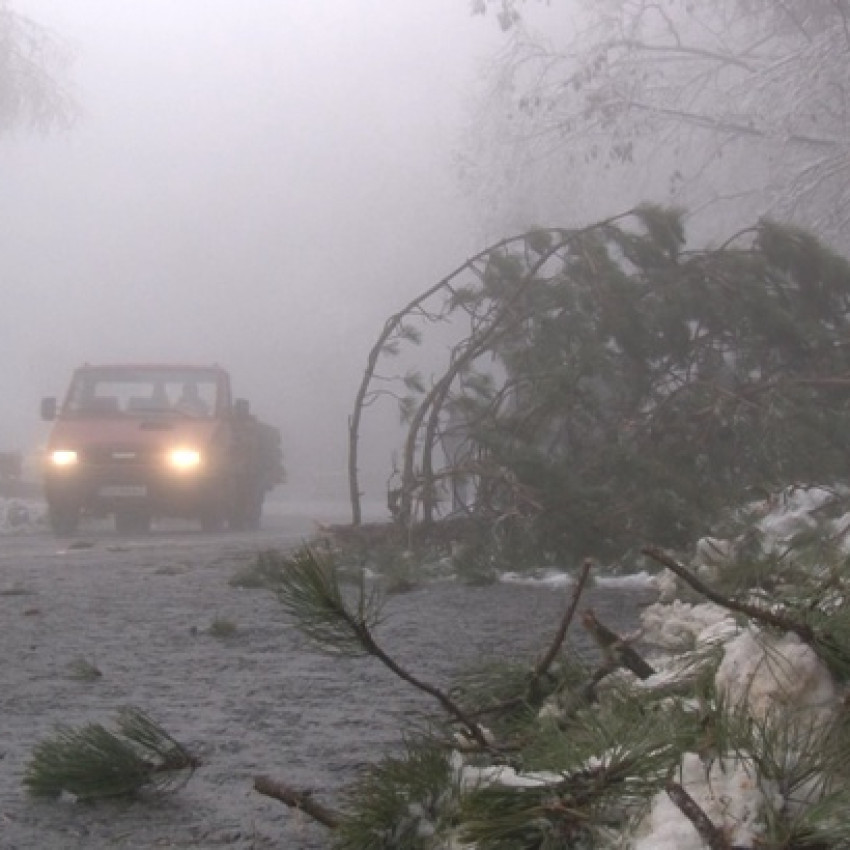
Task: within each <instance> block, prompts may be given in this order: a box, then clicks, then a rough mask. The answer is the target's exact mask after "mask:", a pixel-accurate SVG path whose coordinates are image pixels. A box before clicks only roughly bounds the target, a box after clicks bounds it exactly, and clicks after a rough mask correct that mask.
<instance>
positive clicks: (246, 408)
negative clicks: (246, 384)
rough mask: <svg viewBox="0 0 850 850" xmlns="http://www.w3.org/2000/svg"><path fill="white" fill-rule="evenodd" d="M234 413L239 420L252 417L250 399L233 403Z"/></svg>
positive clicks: (240, 399) (238, 399) (237, 400)
mask: <svg viewBox="0 0 850 850" xmlns="http://www.w3.org/2000/svg"><path fill="white" fill-rule="evenodd" d="M233 413H234V415H235V416H236V418H237V419H247V418H248V417H249V416H250V415H251V405H250V404H248V399H246V398H237V399H236V401H234V402H233Z"/></svg>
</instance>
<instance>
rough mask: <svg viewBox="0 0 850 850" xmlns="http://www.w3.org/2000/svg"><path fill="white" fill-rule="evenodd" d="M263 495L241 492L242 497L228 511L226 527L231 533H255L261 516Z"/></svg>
mask: <svg viewBox="0 0 850 850" xmlns="http://www.w3.org/2000/svg"><path fill="white" fill-rule="evenodd" d="M263 497H264V493H263V492H262V491H259V490H247V491H243V495H242V496H241V497H240V498H239V500H238V501H237V503H236V504H235V505H233V506H232V507H231V509H230V515H229V517H228V525H229V526H230V529H231V530H232V531H257V530H258V529H259V527H260V520H261V519H262V516H263Z"/></svg>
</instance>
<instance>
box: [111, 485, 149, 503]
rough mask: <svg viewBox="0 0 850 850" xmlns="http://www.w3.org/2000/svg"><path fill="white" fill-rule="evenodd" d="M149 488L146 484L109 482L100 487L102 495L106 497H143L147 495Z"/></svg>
mask: <svg viewBox="0 0 850 850" xmlns="http://www.w3.org/2000/svg"><path fill="white" fill-rule="evenodd" d="M147 494H148V488H147V487H146V486H145V485H144V484H107V485H106V486H104V487H101V488H100V495H101V496H103V497H105V498H116V497H117V498H125V499H126V498H136V499H138V498H143V497H144V496H147Z"/></svg>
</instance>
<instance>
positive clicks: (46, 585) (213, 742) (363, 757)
mask: <svg viewBox="0 0 850 850" xmlns="http://www.w3.org/2000/svg"><path fill="white" fill-rule="evenodd" d="M314 528H315V526H314V523H313V519H312V516H308V515H306V514H305V515H302V516H298V515H294V514H292V513H291V512H290V513H289V514H283V513H279V514H272V515H271V516H270V517H269V518H268V520H267V521H266V529H265V530H264V531H262V532H260V533H256V534H219V535H206V534H200V533H198V532H196V531H194V530H191V529H189V528H172V529H169V530H167V531H163V530H158V531H156V532H155V533H153V534H151V535H150V536H149V537H146V538H137V539H123V538H119V537H117V536H116V535H115V534H114V532H112V531H111V530H110V529H106V528H104V529H101V530H98V529H94V530H91V532H90V533H84V534H83V535H82V536H81V538H80V540H82V541H83V543H84V544H85V545H84V546H83V547H82V548H72V547H69V546H68V545H67V541H64V542H62V541H56V540H54V539H53V538H52V537H50V536H49V535H48V534H46V533H44V532H39V533H33V534H23V535H14V536H7V537H4V538H2V539H0V628H2V635H3V642H2V647H3V651H2V654H0V719H1V720H2V725H0V848H2V850H83V848H86V850H92V848H94V850H97V848H113V847H116V848H139V850H140V848H153V847H192V848H214V847H223V846H227V847H235V848H239V850H248V848H263V847H288V848H293V850H308V849H309V850H313V848H316V849H317V850H318V848H324V847H326V845H327V841H326V834H325V833H324V831H323V830H322V828H320V827H317V826H314V825H313V824H311V823H308V822H306V821H305V820H304V819H303V818H302V817H300V816H299V815H298V814H297V813H293V812H292V811H290V810H288V809H287V808H286V807H284V806H283V805H282V804H280V803H276V802H274V801H271V800H268V799H267V798H264V797H261V796H259V795H258V794H256V793H255V792H253V791H252V789H251V785H252V778H253V776H254V775H255V774H257V773H266V774H269V775H271V776H273V777H275V778H277V779H280V780H282V781H285V782H287V783H289V784H291V785H293V786H295V787H297V788H311V789H314V791H315V794H316V798H317V799H319V800H320V801H322V802H324V803H326V804H329V805H334V804H335V803H337V802H338V800H337V799H336V796H335V794H336V792H337V791H338V790H339V788H340V787H341V786H342V785H343V784H344V783H345V782H346V781H347V780H349V779H351V778H352V777H353V776H354V775H355V773H356V771H357V770H358V768H360V767H362V766H363V765H365V764H367V763H369V762H371V761H374V760H375V759H376V758H378V757H379V756H380V754H381V753H382V752H386V751H387V749H388V748H390V747H392V746H393V745H394V744H396V743H397V742H398V741H399V729H400V727H401V726H402V725H403V724H404V723H405V722H406V721H407V720H409V719H410V718H411V715H412V714H413V713H415V712H416V711H417V710H419V709H426V708H427V709H431V708H433V706H432V705H431V704H430V703H428V702H426V701H425V698H424V697H422V696H421V695H420V694H418V693H415V692H411V691H409V690H407V689H405V688H402V687H400V686H399V685H398V684H397V682H396V681H395V680H394V679H393V678H392V676H391V675H390V674H389V673H387V672H386V671H385V670H383V669H382V668H380V667H378V666H376V665H375V664H374V663H373V662H371V661H369V660H351V659H340V658H329V657H326V656H324V655H321V654H318V653H317V652H315V651H313V650H312V649H311V648H310V647H309V646H307V645H305V643H304V641H303V639H302V637H301V636H300V635H299V634H298V633H297V631H296V630H295V629H294V628H293V627H292V625H291V624H290V623H289V622H288V621H287V619H286V617H285V615H284V614H283V612H282V610H281V608H280V606H279V604H278V602H277V600H276V599H275V598H274V596H273V595H272V594H270V593H268V592H266V591H262V590H239V589H236V588H234V587H233V586H231V585H230V584H229V579H230V578H231V577H232V576H233V575H234V573H235V572H236V571H237V570H238V569H239V568H240V567H242V566H245V565H246V564H250V563H251V562H252V561H253V559H254V557H255V555H256V553H257V551H258V550H261V549H265V548H269V547H281V548H283V547H290V546H294V545H297V544H298V543H300V542H301V541H302V540H304V539H305V538H307V537H309V535H310V534H311V533H312V532H313V531H314ZM564 594H565V591H564V589H563V588H560V589H555V588H552V587H546V586H537V587H534V586H531V587H525V586H515V585H505V584H495V585H492V586H489V587H474V588H473V587H463V586H460V585H458V584H455V583H446V582H444V583H441V584H434V585H430V586H426V587H423V588H421V589H419V590H416V591H413V592H410V593H406V594H403V595H400V596H395V597H392V598H391V599H389V600H388V603H387V608H386V613H387V615H388V618H387V621H386V622H385V623H384V624H383V626H382V627H381V630H380V632H379V639H380V640H381V642H382V643H383V644H384V645H385V646H386V647H387V648H388V649H389V650H390V651H391V652H392V653H393V654H394V655H395V656H396V657H397V658H398V659H399V660H400V661H402V662H403V663H405V664H407V665H409V667H410V668H411V669H412V670H415V671H416V672H418V673H419V674H420V675H421V676H422V677H424V678H426V679H429V680H430V681H432V682H434V683H435V684H438V685H446V684H447V681H448V676H449V674H450V673H451V671H452V670H454V669H456V668H457V667H458V666H459V665H462V664H464V663H469V662H471V661H473V660H474V659H476V658H480V657H490V658H492V657H495V656H499V657H504V656H505V655H509V654H519V655H520V656H521V657H528V656H529V654H532V656H533V655H534V654H536V652H537V651H538V650H539V648H540V647H541V646H542V645H543V644H544V642H545V641H547V640H548V639H549V637H550V636H551V634H552V632H553V631H554V628H555V626H556V623H557V619H558V617H559V615H560V611H561V609H562V607H563V604H564ZM638 601H639V600H638V599H637V598H636V596H635V594H634V593H628V592H622V591H621V592H619V593H616V592H611V591H603V590H597V591H594V592H593V596H592V597H591V598H590V599H588V605H592V606H593V607H594V608H595V609H596V610H597V612H598V613H599V614H600V617H602V618H603V619H605V620H606V621H607V622H609V623H613V624H617V623H619V624H620V625H622V626H623V627H629V626H630V625H634V621H635V619H636V617H637V611H638V609H637V604H636V603H637V602H638ZM215 619H227V620H229V621H231V622H232V623H233V624H235V625H236V632H235V634H233V635H232V636H230V637H227V638H222V637H216V636H214V635H213V634H211V633H210V625H211V623H212V622H213V621H214V620H215ZM80 660H85V661H87V662H89V663H91V664H93V665H95V666H96V667H97V668H98V669H99V670H100V671H101V673H102V676H101V677H99V678H98V679H97V680H95V681H80V680H79V679H77V678H74V676H73V675H72V673H71V671H72V669H73V665H74V664H75V662H78V661H80ZM127 705H134V706H137V707H139V708H141V709H143V710H144V711H146V712H148V713H149V714H150V715H151V716H152V717H153V718H154V719H155V720H157V721H158V722H160V723H161V724H162V725H163V726H164V727H165V728H166V729H167V730H168V731H169V732H170V733H171V734H172V735H173V736H174V737H175V738H177V739H178V740H180V741H182V742H183V743H185V744H187V745H189V746H190V748H192V749H194V750H195V751H196V752H197V753H198V754H199V755H200V757H201V760H202V766H201V768H200V769H199V770H198V771H197V773H196V774H195V776H194V777H193V778H192V779H191V781H190V782H189V783H188V785H186V787H185V788H183V789H182V790H180V791H179V792H177V793H176V794H174V795H173V796H169V797H166V798H163V799H154V800H140V801H120V802H111V803H98V804H95V805H81V804H75V803H72V802H64V801H61V802H56V801H40V800H33V799H31V798H29V797H28V796H27V795H26V794H25V793H24V791H23V788H22V786H21V779H22V776H23V772H24V769H25V767H26V763H27V761H28V758H29V755H30V753H31V751H32V748H33V746H34V745H35V744H36V743H37V742H38V741H40V740H42V739H43V738H44V737H46V736H47V735H49V734H50V733H51V731H52V730H53V728H54V726H55V725H56V724H57V723H66V724H69V725H74V726H76V725H80V724H82V723H86V722H92V721H97V722H105V723H108V722H109V721H110V718H111V717H112V716H113V714H114V712H115V710H116V709H118V708H120V707H122V706H127Z"/></svg>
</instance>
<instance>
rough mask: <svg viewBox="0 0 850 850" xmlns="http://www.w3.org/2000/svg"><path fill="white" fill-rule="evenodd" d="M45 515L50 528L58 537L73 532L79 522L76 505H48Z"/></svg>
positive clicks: (66, 535) (78, 512) (78, 511)
mask: <svg viewBox="0 0 850 850" xmlns="http://www.w3.org/2000/svg"><path fill="white" fill-rule="evenodd" d="M47 516H48V520H49V521H50V530H51V531H52V532H53V533H54V534H55V535H57V536H58V537H68V536H70V535H72V534H74V533H75V532H76V530H77V526H78V525H79V524H80V509H79V508H78V507H77V506H76V505H60V504H51V505H48V508H47Z"/></svg>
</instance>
